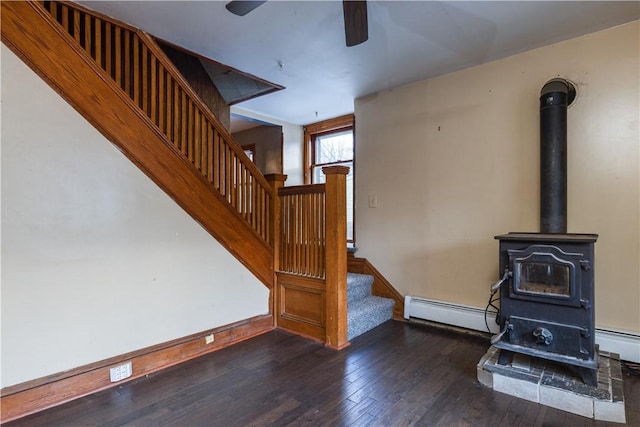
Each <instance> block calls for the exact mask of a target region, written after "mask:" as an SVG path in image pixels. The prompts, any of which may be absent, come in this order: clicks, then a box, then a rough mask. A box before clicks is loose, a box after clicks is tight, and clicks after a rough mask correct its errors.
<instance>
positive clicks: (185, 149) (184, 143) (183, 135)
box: [180, 89, 189, 157]
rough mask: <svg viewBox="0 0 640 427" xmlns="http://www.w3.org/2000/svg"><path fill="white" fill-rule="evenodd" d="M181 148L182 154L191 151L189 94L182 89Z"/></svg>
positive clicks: (186, 154)
mask: <svg viewBox="0 0 640 427" xmlns="http://www.w3.org/2000/svg"><path fill="white" fill-rule="evenodd" d="M180 109H181V114H180V148H181V150H182V154H184V155H185V157H186V156H188V151H189V142H188V133H187V114H188V111H187V110H188V105H187V94H186V93H185V92H184V90H182V89H180Z"/></svg>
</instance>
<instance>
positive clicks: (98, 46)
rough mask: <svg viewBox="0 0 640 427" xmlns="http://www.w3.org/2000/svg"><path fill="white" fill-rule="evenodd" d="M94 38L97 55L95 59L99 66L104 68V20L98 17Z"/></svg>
mask: <svg viewBox="0 0 640 427" xmlns="http://www.w3.org/2000/svg"><path fill="white" fill-rule="evenodd" d="M93 38H94V48H95V56H94V58H93V59H95V61H96V63H97V64H98V66H99V67H101V68H102V21H101V20H100V19H98V18H96V19H95V27H94V35H93Z"/></svg>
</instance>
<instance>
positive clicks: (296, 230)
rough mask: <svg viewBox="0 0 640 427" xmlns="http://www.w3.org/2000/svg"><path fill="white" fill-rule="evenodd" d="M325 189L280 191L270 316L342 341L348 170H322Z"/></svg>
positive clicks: (337, 344)
mask: <svg viewBox="0 0 640 427" xmlns="http://www.w3.org/2000/svg"><path fill="white" fill-rule="evenodd" d="M322 171H323V172H324V173H325V175H326V184H315V185H301V186H292V187H281V188H279V186H278V185H274V188H279V189H278V198H277V201H276V205H277V209H278V210H279V212H280V214H279V217H280V221H279V227H278V228H279V232H278V237H277V240H279V242H278V243H276V244H277V246H278V248H277V249H278V250H277V252H279V254H278V255H277V263H276V270H277V273H276V274H277V280H276V286H275V312H276V320H277V322H278V326H280V327H284V328H285V329H290V330H292V331H294V332H297V333H301V334H303V335H308V336H311V337H313V338H316V339H319V340H322V341H324V342H325V344H326V345H327V346H329V347H332V348H337V349H340V348H343V347H345V346H347V345H348V342H347V249H346V242H347V234H346V233H347V219H346V212H347V210H346V176H347V174H348V172H349V168H348V167H344V166H332V167H326V168H323V169H322Z"/></svg>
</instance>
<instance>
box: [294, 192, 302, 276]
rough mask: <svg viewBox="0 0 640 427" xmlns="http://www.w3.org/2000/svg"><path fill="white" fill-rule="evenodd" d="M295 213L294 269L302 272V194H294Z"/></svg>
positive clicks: (296, 271)
mask: <svg viewBox="0 0 640 427" xmlns="http://www.w3.org/2000/svg"><path fill="white" fill-rule="evenodd" d="M293 200H294V213H295V217H294V218H293V226H294V233H293V236H294V238H293V241H294V242H295V246H294V248H295V251H294V255H293V263H294V266H293V271H294V272H295V273H300V195H299V194H296V195H295V196H294V199H293Z"/></svg>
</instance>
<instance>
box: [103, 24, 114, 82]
mask: <svg viewBox="0 0 640 427" xmlns="http://www.w3.org/2000/svg"><path fill="white" fill-rule="evenodd" d="M104 43H105V49H104V57H105V58H104V59H105V61H104V64H105V65H104V67H105V70H106V72H107V74H109V77H111V78H113V70H112V69H111V54H112V48H111V23H109V22H105V23H104Z"/></svg>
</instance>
